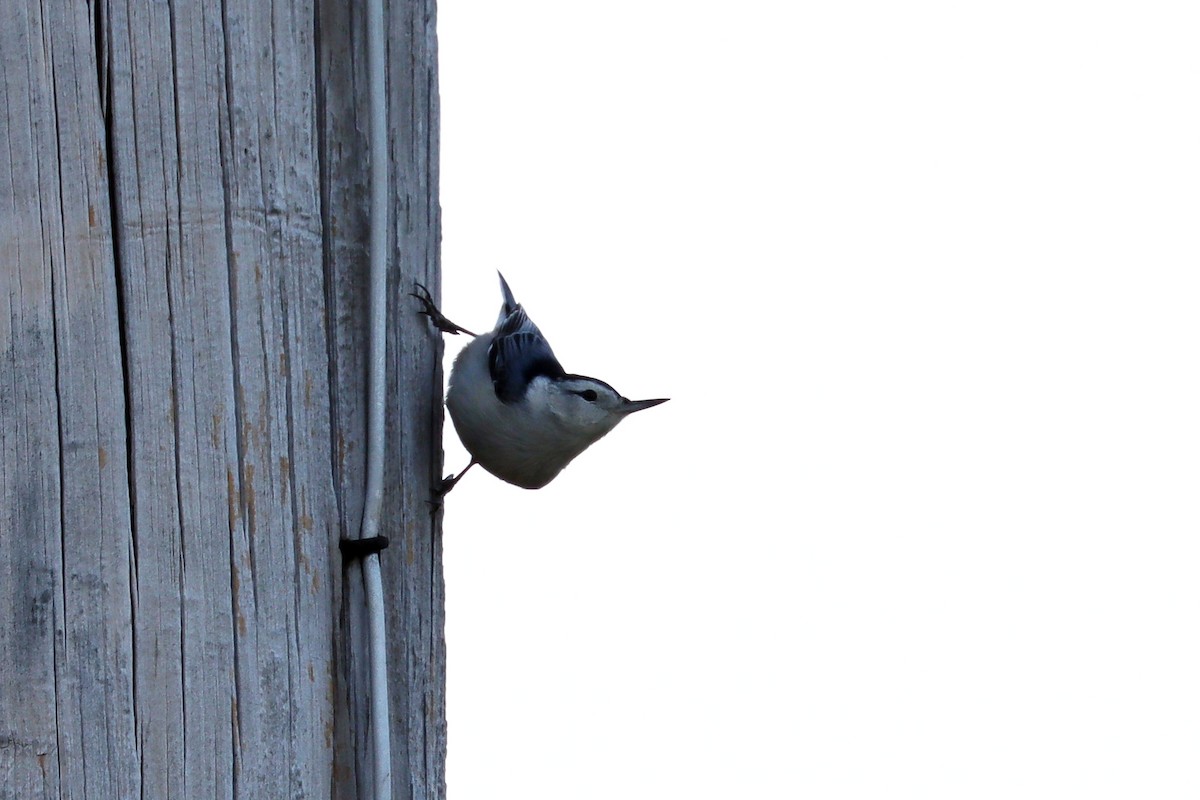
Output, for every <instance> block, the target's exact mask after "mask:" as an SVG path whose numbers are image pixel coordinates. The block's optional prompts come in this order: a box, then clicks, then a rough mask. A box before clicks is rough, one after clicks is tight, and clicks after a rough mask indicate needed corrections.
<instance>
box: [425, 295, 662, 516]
mask: <svg viewBox="0 0 1200 800" xmlns="http://www.w3.org/2000/svg"><path fill="white" fill-rule="evenodd" d="M417 288H418V289H420V290H421V294H415V293H414V294H413V297H416V298H417V299H418V300H420V301H421V303H422V305H424V307H425V308H424V310H423V311H422V312H421V313H423V314H425V315H426V316H428V317H429V319H430V320H431V321H432V322H433V324H434V325H435V326H436V327H437V329H438V330H440V331H443V332H445V333H465V334H468V335H470V336H474V337H475V340H474V341H473V342H471V343H470V344H468V345H467V346H466V347H464V348H463V350H462V352H460V353H459V354H458V357H457V358H455V359H454V366H453V368H452V369H451V370H450V388H449V390H448V391H447V392H446V407H447V408H448V409H450V418H451V419H453V420H454V427H455V429H456V430H457V431H458V436H459V438H460V439H462V443H463V445H465V446H466V448H467V451H468V452H469V453H470V454H471V463H469V464H467V466H466V467H465V468H464V469H463V471H462V472H460V473H459V474H458V475H457V476H450V477H448V478H446V479H445V480H444V481H442V485H441V487H440V488H439V492H440V493H441V494H445V493H446V492H448V491H449V490H450V489H452V488H453V487H454V484H456V483H457V482H458V481H459V479H460V478H462V476H463V475H465V474H466V472H467V470H468V469H470V468H471V467H472V466H474V465H475V464H479V465H481V466H482V467H483V468H484V469H486V470H487V471H488V472H490V473H492V474H493V475H495V476H496V477H497V478H500V479H501V480H503V481H508V482H509V483H512V484H515V485H517V486H521V487H523V488H525V489H540V488H542V487H543V486H545V485H546V484H547V483H549V482H550V481H552V480H554V477H555V476H556V475H558V473H560V472H562V469H563V467H565V466H567V464H569V463H571V460H572V459H574V458H575V457H576V456H577V455H579V454H580V453H582V452H583V451H584V450H586V449H587V448H588V447H589V446H590V445H591V444H592V443H594V442H596V441H597V440H598V439H600V438H601V437H602V436H604V435H605V434H606V433H608V432H609V431H611V430H612V429H613V428H615V427H616V426H617V423H619V422H620V421H621V420H623V419H625V418H626V417H627V416H629V415H630V414H632V413H633V412H635V411H641V410H643V409H646V408H650V407H652V406H656V405H658V404H659V403H665V402H667V399H666V398H664V399H661V400H629V399H626V398H625V397H622V396H621V394H620V393H619V392H618V391H617V390H616V389H614V388H612V387H611V386H609V385H608V384H607V383H605V382H604V381H600V380H596V379H595V378H588V377H586V376H584V375H572V374H570V373H568V372H567V371H566V370H564V369H563V368H562V365H561V364H559V363H558V359H557V358H555V357H554V352H553V351H552V350H551V349H550V345H549V343H547V341H546V339H545V337H544V336H542V332H541V331H540V330H538V327H537V326H536V325H534V324H533V321H532V320H530V319H529V316H528V315H527V314H526V313H525V309H524V308H522V307H521V305H520V303H518V302H517V301H516V299H515V298H514V297H513V294H512V290H511V289H509V288H508V283H507V282H506V281H505V280H504V276H503V275H501V276H500V290H501V292H503V294H504V304H503V305H502V306H501V307H500V318H499V319H497V320H496V327H495V328H494V329H493V330H492V331H491V332H490V333H485V334H482V335H478V336H477V335H476V334H473V333H471V332H470V331H468V330H467V329H466V328H462V327H459V326H458V325H455V324H454V323H453V322H451V321H450V320H448V319H446V317H445V316H443V315H442V313H441V312H440V311H438V309H437V306H435V305H434V303H433V298H432V297H431V296H430V294H429V291H428V290H427V289H426V288H425V287H424V286H421V285H420V284H418V285H417Z"/></svg>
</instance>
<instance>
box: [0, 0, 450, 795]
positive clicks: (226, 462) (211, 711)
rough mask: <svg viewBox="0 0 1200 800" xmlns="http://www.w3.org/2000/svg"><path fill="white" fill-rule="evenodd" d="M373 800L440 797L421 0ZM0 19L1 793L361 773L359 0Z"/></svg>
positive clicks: (440, 668) (312, 784)
mask: <svg viewBox="0 0 1200 800" xmlns="http://www.w3.org/2000/svg"><path fill="white" fill-rule="evenodd" d="M389 13H390V17H389V31H388V36H389V58H390V65H391V74H390V87H389V91H390V98H391V106H392V119H391V124H390V128H391V130H392V131H393V132H394V134H395V138H394V140H393V146H392V151H391V153H390V154H389V155H388V157H389V159H390V161H391V163H392V176H393V184H392V185H393V189H394V204H395V205H394V208H395V211H394V212H393V219H394V220H395V225H394V230H393V232H392V233H393V236H394V244H395V247H394V253H395V258H394V261H393V264H392V270H391V278H390V283H391V288H392V291H391V298H390V306H391V307H390V309H389V316H390V322H391V324H390V325H389V341H388V348H389V353H388V356H389V358H388V364H389V370H390V374H389V378H390V380H389V417H388V419H389V425H388V435H389V443H388V444H389V448H390V451H389V458H388V465H389V467H388V472H387V476H386V487H385V525H384V530H383V531H382V532H383V533H384V534H385V535H388V536H389V537H391V539H392V541H393V542H394V546H393V548H392V549H390V550H388V551H385V553H384V555H383V566H384V575H385V582H386V583H385V587H386V589H385V591H386V592H387V594H388V617H387V624H388V633H389V645H390V647H389V650H390V657H391V663H390V665H389V669H390V675H391V682H392V689H391V690H392V715H391V716H392V719H391V722H392V730H393V734H392V741H393V747H394V751H395V752H394V759H395V763H394V765H393V775H394V787H393V789H394V791H393V794H394V796H395V797H397V798H438V797H444V795H445V778H444V767H443V765H444V758H445V711H444V709H445V690H444V680H445V647H444V641H443V638H442V627H443V599H444V588H443V584H442V577H441V542H440V534H441V530H440V518H439V517H438V516H436V515H435V514H433V513H431V509H430V506H429V505H428V503H426V500H427V499H428V497H429V493H430V489H431V486H432V482H433V480H434V479H435V477H436V476H438V475H439V474H440V472H441V450H440V436H441V423H442V416H441V413H442V412H441V373H440V356H441V343H440V341H439V340H438V338H437V337H436V336H434V335H433V334H432V333H431V332H430V331H429V329H428V328H427V326H425V325H424V318H422V317H419V316H418V315H416V314H415V313H414V309H413V307H412V305H411V304H410V303H408V302H406V300H407V299H408V298H406V296H405V293H406V292H407V291H408V288H409V287H410V286H411V284H412V282H413V281H420V282H422V283H424V284H426V285H428V286H430V287H431V288H434V289H435V290H436V287H437V285H438V271H439V269H440V263H439V237H440V209H439V207H438V200H437V158H438V153H437V120H438V108H437V94H436V91H437V90H436V85H437V80H436V36H435V30H434V9H433V5H432V2H404V3H399V4H393V6H392V7H391V8H390V9H389ZM14 17H15V19H14V20H13V22H12V24H9V25H6V26H0V58H2V59H3V65H4V75H3V79H2V80H3V82H4V87H5V102H6V105H7V114H6V119H5V121H4V122H3V123H0V153H4V154H6V164H5V167H4V168H3V171H2V172H0V214H2V215H3V216H2V217H0V221H2V224H3V232H2V238H0V253H2V254H3V257H4V262H3V263H4V265H3V268H2V271H0V303H3V304H4V306H3V307H4V310H5V311H6V313H4V314H2V315H0V354H2V355H3V358H2V359H0V423H2V424H0V435H2V437H3V438H2V439H0V457H2V461H0V493H2V496H0V503H2V505H0V797H21V798H26V797H59V796H61V797H96V798H124V797H155V798H159V797H162V798H166V797H206V798H207V797H213V798H233V797H245V798H265V797H326V796H328V797H339V798H342V797H345V798H353V797H359V796H365V795H366V793H367V792H368V791H369V790H370V788H371V787H370V781H371V769H370V748H369V746H368V741H369V740H368V738H367V729H366V725H367V724H368V722H369V720H368V714H367V708H368V705H367V688H368V685H369V682H368V681H367V679H366V668H365V662H364V661H363V659H364V657H365V653H366V650H365V647H363V645H364V644H365V639H366V627H365V619H364V618H363V615H362V591H361V586H360V583H359V581H360V578H359V571H358V569H357V567H355V566H345V565H343V564H342V563H341V559H340V557H339V555H338V552H337V540H338V538H339V537H340V536H341V535H343V534H349V535H356V533H357V530H358V526H359V521H360V517H361V508H362V491H363V489H362V487H363V480H364V467H365V461H364V456H365V442H364V439H363V437H364V434H365V407H364V402H363V400H364V397H365V378H366V375H365V363H366V359H365V350H366V330H365V327H364V326H365V322H366V319H367V314H366V309H367V297H366V293H365V287H366V285H367V281H366V274H367V259H366V240H367V212H368V196H367V192H366V176H367V173H368V165H369V161H368V159H369V154H368V152H367V148H366V143H365V140H364V135H365V134H364V132H365V130H366V127H367V126H366V111H367V107H366V91H365V70H364V68H365V59H364V58H362V57H361V54H363V53H364V52H365V31H363V30H362V29H361V20H362V10H361V7H360V6H359V5H358V4H350V5H349V6H347V5H345V4H340V3H332V2H324V0H317V3H316V5H314V4H313V3H312V2H303V0H282V1H280V2H274V3H258V2H252V1H251V0H226V2H224V3H219V4H201V3H194V4H193V3H175V4H167V3H144V2H132V1H130V0H108V2H101V3H99V4H98V5H94V6H88V5H85V4H78V3H66V2H61V0H55V1H54V2H48V3H45V4H43V5H37V4H33V5H29V6H22V7H21V9H20V12H19V13H18V14H16V15H14Z"/></svg>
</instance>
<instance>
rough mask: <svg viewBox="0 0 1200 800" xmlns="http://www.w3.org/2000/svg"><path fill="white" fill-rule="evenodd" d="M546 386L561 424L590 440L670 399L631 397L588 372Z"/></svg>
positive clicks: (564, 377)
mask: <svg viewBox="0 0 1200 800" xmlns="http://www.w3.org/2000/svg"><path fill="white" fill-rule="evenodd" d="M547 388H548V390H549V391H548V393H547V397H546V400H547V406H548V408H549V410H550V411H551V413H553V415H554V417H555V418H556V419H557V420H558V422H559V424H560V425H562V426H563V427H565V428H568V429H570V430H572V431H574V432H577V433H578V434H579V435H581V436H585V437H587V438H589V439H590V440H591V441H595V440H596V439H599V438H600V437H601V436H603V435H604V434H606V433H608V432H609V431H611V430H612V429H613V428H615V427H616V426H617V423H618V422H620V421H621V420H623V419H625V418H626V417H628V416H629V415H630V414H632V413H634V412H635V411H642V410H644V409H647V408H652V407H654V406H656V405H659V404H660V403H665V402H667V398H662V399H658V400H629V399H628V398H625V397H622V396H621V393H620V392H618V391H617V390H616V389H614V388H613V387H611V386H609V385H608V384H607V383H605V382H604V381H601V380H597V379H595V378H589V377H587V376H585V375H565V376H563V377H561V378H558V379H557V380H554V381H551V382H550V385H549V386H548V387H547Z"/></svg>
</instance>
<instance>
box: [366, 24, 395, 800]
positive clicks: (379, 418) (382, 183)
mask: <svg viewBox="0 0 1200 800" xmlns="http://www.w3.org/2000/svg"><path fill="white" fill-rule="evenodd" d="M385 34H386V30H385V28H384V16H383V0H367V68H368V70H369V73H370V80H369V84H370V95H371V103H370V106H371V127H370V149H369V154H370V161H371V177H370V181H371V184H370V185H371V234H370V236H371V238H370V259H371V262H370V263H371V280H370V286H371V289H370V291H371V297H370V329H371V336H370V340H371V344H370V362H369V366H368V378H367V380H368V390H367V391H368V393H369V402H368V404H367V490H366V491H367V494H366V501H365V503H364V504H363V522H362V534H361V535H362V537H363V538H369V537H372V536H378V535H379V518H380V512H381V509H382V506H383V464H384V449H385V444H386V436H385V433H386V426H385V424H384V414H385V411H386V409H387V359H386V355H387V338H386V333H387V266H388V264H387V243H388V229H389V226H390V223H389V211H390V208H389V205H388V196H389V190H388V164H389V161H390V159H389V157H388V156H389V150H388V141H387V118H388V107H387V57H386V56H387V53H386V49H385V48H386V37H385ZM362 572H363V583H364V585H365V587H366V593H367V617H368V624H369V627H370V636H371V638H370V645H371V741H372V743H373V750H374V756H375V758H374V762H375V780H374V789H375V798H376V800H391V796H392V743H391V731H390V723H391V719H390V715H389V713H388V708H389V704H388V685H387V642H386V638H385V637H386V629H385V627H384V605H383V576H382V574H381V572H380V560H379V553H372V554H370V555H368V556H367V557H366V558H364V559H363V560H362Z"/></svg>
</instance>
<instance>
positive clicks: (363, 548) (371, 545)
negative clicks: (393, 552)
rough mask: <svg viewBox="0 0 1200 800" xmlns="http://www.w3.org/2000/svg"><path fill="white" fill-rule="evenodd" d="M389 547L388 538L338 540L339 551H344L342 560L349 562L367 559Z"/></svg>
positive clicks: (370, 537) (371, 537) (368, 537)
mask: <svg viewBox="0 0 1200 800" xmlns="http://www.w3.org/2000/svg"><path fill="white" fill-rule="evenodd" d="M387 546H388V538H387V537H386V536H367V537H366V538H363V539H339V540H338V549H339V550H341V551H342V558H344V559H347V560H353V559H356V558H366V557H367V556H369V555H371V554H372V553H378V552H379V551H380V550H383V549H384V548H385V547H387Z"/></svg>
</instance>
